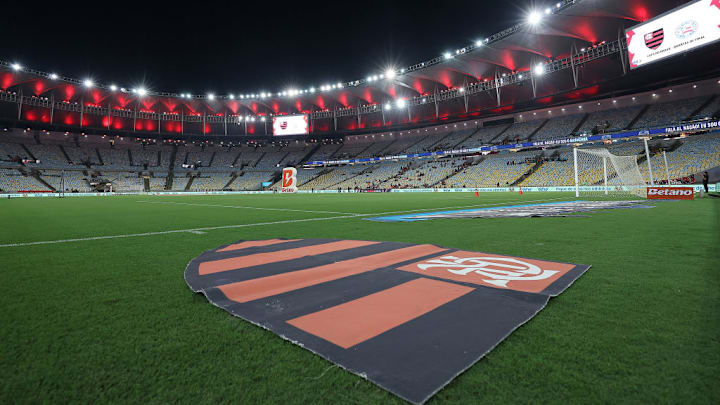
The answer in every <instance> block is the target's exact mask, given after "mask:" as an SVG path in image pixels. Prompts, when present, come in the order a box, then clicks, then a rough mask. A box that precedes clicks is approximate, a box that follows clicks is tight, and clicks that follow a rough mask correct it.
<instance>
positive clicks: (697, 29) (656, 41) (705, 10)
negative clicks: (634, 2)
mask: <svg viewBox="0 0 720 405" xmlns="http://www.w3.org/2000/svg"><path fill="white" fill-rule="evenodd" d="M625 38H626V39H627V46H628V61H629V62H630V68H631V69H635V68H639V67H641V66H645V65H647V64H650V63H654V62H657V61H659V60H662V59H665V58H668V57H671V56H674V55H677V54H681V53H684V52H688V51H690V50H692V49H695V48H699V47H701V46H704V45H708V44H711V43H713V42H715V41H718V40H720V0H698V1H694V2H691V3H688V4H686V5H684V6H681V7H678V8H675V9H673V10H670V11H668V12H667V13H664V14H661V15H659V16H657V17H655V18H653V19H651V20H648V21H645V22H644V23H642V24H639V25H636V26H634V27H632V28H630V29H628V30H627V31H625Z"/></svg>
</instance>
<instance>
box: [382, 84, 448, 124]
mask: <svg viewBox="0 0 720 405" xmlns="http://www.w3.org/2000/svg"><path fill="white" fill-rule="evenodd" d="M435 119H436V120H437V119H440V107H438V91H437V87H435ZM383 121H385V118H383Z"/></svg>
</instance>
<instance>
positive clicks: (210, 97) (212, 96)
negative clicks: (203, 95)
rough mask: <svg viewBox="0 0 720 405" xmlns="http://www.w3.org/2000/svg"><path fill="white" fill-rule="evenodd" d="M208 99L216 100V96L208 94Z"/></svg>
mask: <svg viewBox="0 0 720 405" xmlns="http://www.w3.org/2000/svg"><path fill="white" fill-rule="evenodd" d="M207 98H208V100H215V95H214V94H212V93H208V95H207Z"/></svg>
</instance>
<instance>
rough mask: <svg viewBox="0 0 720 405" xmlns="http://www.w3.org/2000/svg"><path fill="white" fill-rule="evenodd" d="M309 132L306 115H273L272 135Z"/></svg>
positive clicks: (304, 133) (305, 133)
mask: <svg viewBox="0 0 720 405" xmlns="http://www.w3.org/2000/svg"><path fill="white" fill-rule="evenodd" d="M308 133H310V126H309V125H308V116H307V115H285V116H280V117H273V135H274V136H283V135H307V134H308Z"/></svg>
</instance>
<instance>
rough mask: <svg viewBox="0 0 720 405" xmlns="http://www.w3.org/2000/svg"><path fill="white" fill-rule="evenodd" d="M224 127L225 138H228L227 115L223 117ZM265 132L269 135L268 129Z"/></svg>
mask: <svg viewBox="0 0 720 405" xmlns="http://www.w3.org/2000/svg"><path fill="white" fill-rule="evenodd" d="M223 125H224V127H225V136H227V114H225V115H223ZM265 132H266V133H267V128H266V130H265Z"/></svg>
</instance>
